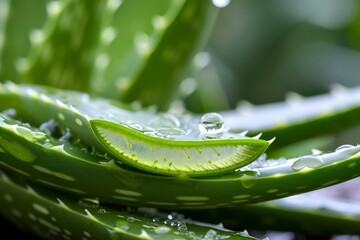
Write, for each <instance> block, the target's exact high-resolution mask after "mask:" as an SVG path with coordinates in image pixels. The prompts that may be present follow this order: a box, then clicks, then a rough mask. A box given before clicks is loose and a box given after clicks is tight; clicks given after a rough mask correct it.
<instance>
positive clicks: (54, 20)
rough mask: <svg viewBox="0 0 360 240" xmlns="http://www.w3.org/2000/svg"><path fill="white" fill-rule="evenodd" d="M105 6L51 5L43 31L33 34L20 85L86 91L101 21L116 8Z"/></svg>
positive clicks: (65, 1)
mask: <svg viewBox="0 0 360 240" xmlns="http://www.w3.org/2000/svg"><path fill="white" fill-rule="evenodd" d="M109 2H113V1H109ZM106 3H107V1H87V0H80V1H78V0H76V1H75V0H61V1H53V2H50V3H49V5H48V7H47V8H48V11H49V17H48V19H47V22H46V25H45V26H44V29H42V30H39V31H37V32H35V33H34V41H35V43H34V44H36V46H34V47H33V48H32V51H31V53H30V56H29V59H28V60H27V61H28V62H27V67H26V68H24V69H23V76H22V80H23V82H28V83H38V84H43V85H49V86H56V87H59V88H70V89H79V90H80V89H81V90H88V88H89V84H90V79H91V77H92V73H93V71H92V70H93V66H94V62H95V60H94V59H95V56H96V51H97V46H98V42H99V39H100V37H99V36H100V31H101V26H102V18H103V17H104V16H108V14H110V15H111V14H113V12H114V11H115V10H116V8H117V6H111V7H109V6H107V5H106ZM114 8H115V9H114Z"/></svg>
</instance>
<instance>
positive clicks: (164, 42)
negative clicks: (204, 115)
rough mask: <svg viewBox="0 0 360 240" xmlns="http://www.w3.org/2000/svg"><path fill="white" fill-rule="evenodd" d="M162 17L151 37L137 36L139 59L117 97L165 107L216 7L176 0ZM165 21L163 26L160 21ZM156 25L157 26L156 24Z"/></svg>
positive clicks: (205, 2)
mask: <svg viewBox="0 0 360 240" xmlns="http://www.w3.org/2000/svg"><path fill="white" fill-rule="evenodd" d="M173 4H176V5H178V6H179V7H176V8H174V9H171V12H169V16H166V17H165V18H164V19H163V20H162V19H161V18H157V19H155V27H156V28H158V27H160V29H158V31H157V33H156V35H155V36H154V40H153V41H151V40H150V41H149V40H148V37H147V36H142V35H140V36H139V38H138V39H136V43H135V44H137V49H138V54H139V55H140V58H142V61H141V62H140V64H138V67H137V68H136V69H135V70H134V71H133V72H132V73H130V75H128V76H124V78H125V79H126V78H127V81H129V83H128V87H127V89H126V91H124V95H123V96H120V99H121V100H122V101H125V102H133V101H137V100H138V101H140V102H142V103H143V104H144V105H146V106H149V105H156V106H158V107H159V109H161V110H164V109H167V107H168V104H169V103H170V102H171V101H170V100H172V99H173V98H174V93H175V91H176V90H177V88H178V86H179V84H180V81H181V80H182V79H183V78H184V77H185V75H184V74H185V71H186V70H187V68H188V67H189V64H190V62H191V59H192V58H193V56H194V55H195V53H196V52H197V51H198V50H199V49H200V48H201V47H203V45H204V43H205V40H206V37H207V36H208V34H209V32H210V29H211V28H212V25H213V22H214V20H215V17H216V12H217V9H216V7H215V6H214V5H213V4H212V2H211V1H208V0H199V1H191V0H187V1H175V2H173ZM160 21H164V26H162V24H163V23H162V22H160ZM157 25H159V26H157Z"/></svg>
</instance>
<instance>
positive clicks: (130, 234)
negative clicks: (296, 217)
mask: <svg viewBox="0 0 360 240" xmlns="http://www.w3.org/2000/svg"><path fill="white" fill-rule="evenodd" d="M0 191H1V193H2V195H3V197H2V198H1V200H0V203H1V209H0V213H2V214H3V215H4V216H6V217H7V218H8V219H9V220H11V221H12V222H13V223H14V224H16V225H18V226H19V227H21V228H23V229H25V230H26V231H28V232H31V233H34V234H36V235H38V236H39V237H41V238H43V239H58V238H64V239H104V240H105V239H178V238H181V239H210V237H212V238H211V239H213V238H214V237H217V238H220V239H224V238H226V239H256V238H253V237H251V236H249V235H248V234H247V233H246V232H233V231H229V230H226V229H223V228H221V227H218V226H215V225H210V224H204V223H201V222H195V221H191V220H185V219H184V217H181V216H179V215H170V214H165V213H161V212H157V211H154V209H148V210H146V209H143V210H142V211H135V210H134V211H129V210H125V209H121V208H119V209H116V208H114V207H112V208H109V207H104V206H102V205H100V204H99V203H98V201H97V200H96V199H74V198H70V197H68V196H66V195H59V194H58V193H56V192H54V191H49V190H48V189H44V188H41V187H38V186H36V185H33V184H29V183H22V182H20V181H18V180H17V179H16V178H14V177H12V176H10V175H7V174H5V173H4V172H2V171H1V172H0ZM170 216H171V217H170Z"/></svg>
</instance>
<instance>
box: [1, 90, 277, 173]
mask: <svg viewBox="0 0 360 240" xmlns="http://www.w3.org/2000/svg"><path fill="white" fill-rule="evenodd" d="M0 92H1V93H0V99H1V101H2V102H4V104H3V106H1V108H2V109H3V110H4V109H7V108H15V109H16V110H17V111H18V113H19V116H20V117H21V118H23V119H24V120H26V121H29V122H31V123H33V124H34V125H37V124H38V125H40V124H41V123H43V122H46V121H49V120H50V119H55V120H56V121H57V122H58V123H59V124H60V125H62V126H63V127H64V128H68V129H70V130H71V131H72V133H73V134H75V135H76V136H78V137H79V138H80V139H81V140H83V141H84V142H85V143H87V144H88V145H90V146H93V147H98V148H99V149H103V150H105V151H107V152H109V153H110V154H112V155H115V156H116V159H115V160H120V161H122V162H125V163H127V164H129V165H131V166H133V167H136V168H140V169H143V170H146V171H149V172H154V173H159V174H165V175H187V176H205V175H219V174H222V173H225V172H232V171H233V170H235V169H237V168H239V167H241V166H245V165H247V164H249V163H250V162H252V161H253V160H255V159H256V158H258V157H259V156H260V155H261V154H262V153H263V152H264V151H265V150H266V148H267V147H268V145H269V144H270V143H269V142H268V141H265V140H260V139H254V138H248V137H244V136H242V135H239V134H231V133H228V132H226V131H218V130H221V127H222V123H221V122H219V123H216V124H215V125H214V123H210V125H209V126H208V125H204V126H203V124H201V126H200V127H201V128H207V127H210V128H211V129H210V128H209V130H211V131H212V130H214V131H215V130H216V134H212V133H210V132H209V134H208V133H206V134H202V133H201V132H200V129H199V126H198V120H197V119H194V118H191V117H186V116H185V117H181V116H179V117H175V116H174V115H170V114H164V115H161V114H157V113H151V112H149V111H141V110H139V111H129V110H126V109H124V108H119V107H118V106H114V105H113V104H112V103H111V102H109V101H107V100H105V99H99V98H96V99H95V98H94V99H91V98H90V97H89V96H87V95H84V94H82V93H76V92H66V91H59V90H56V89H51V88H47V89H45V88H41V87H29V86H20V85H15V84H12V83H7V84H4V85H2V86H0ZM204 124H205V123H204ZM213 128H214V129H213ZM205 130H207V129H205ZM207 138H211V139H207Z"/></svg>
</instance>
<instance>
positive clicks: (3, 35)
mask: <svg viewBox="0 0 360 240" xmlns="http://www.w3.org/2000/svg"><path fill="white" fill-rule="evenodd" d="M48 2H49V1H48V0H36V1H8V0H1V1H0V82H3V81H5V80H11V81H14V82H21V81H22V80H21V79H19V70H21V69H22V68H24V67H25V64H26V63H25V62H26V60H25V59H26V57H27V56H28V54H29V51H30V49H31V47H33V46H34V42H32V41H31V40H35V38H36V34H37V33H38V31H37V29H39V28H42V26H43V23H44V21H45V19H46V18H47V13H46V3H48ZM34 13H36V14H34Z"/></svg>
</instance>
